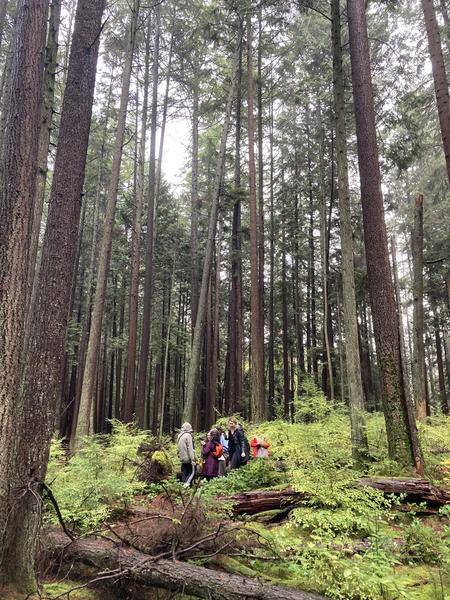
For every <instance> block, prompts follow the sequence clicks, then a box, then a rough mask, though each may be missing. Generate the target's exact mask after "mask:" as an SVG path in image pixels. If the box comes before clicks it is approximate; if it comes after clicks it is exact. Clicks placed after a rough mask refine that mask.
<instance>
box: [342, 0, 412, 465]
mask: <svg viewBox="0 0 450 600" xmlns="http://www.w3.org/2000/svg"><path fill="white" fill-rule="evenodd" d="M347 12H348V17H349V33H350V56H351V63H352V79H353V96H354V104H355V116H356V135H357V145H358V162H359V171H360V181H361V196H362V209H363V224H364V242H365V249H366V261H367V278H368V287H369V294H370V301H371V307H372V317H373V324H374V334H375V341H376V347H377V355H378V364H379V368H380V374H381V383H382V400H383V409H384V415H385V420H386V431H387V438H388V451H389V457H390V458H391V459H392V460H396V461H398V462H399V463H400V464H403V465H405V466H406V465H413V466H415V467H416V469H417V470H418V471H419V472H421V471H422V455H421V450H420V445H419V440H418V435H417V428H416V423H415V420H414V414H413V412H412V407H411V406H410V405H409V404H408V401H407V397H406V394H405V388H404V384H403V370H402V360H401V354H400V334H399V318H398V313H397V306H396V302H395V290H394V287H393V284H392V277H391V268H390V264H389V254H388V247H387V234H386V224H385V221H384V208H383V197H382V192H381V173H380V166H379V158H378V147H377V134H376V128H375V111H374V103H373V90H372V79H371V71H370V54H369V41H368V35H367V23H366V15H365V6H364V0H347Z"/></svg>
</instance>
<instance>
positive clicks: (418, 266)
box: [411, 194, 427, 421]
mask: <svg viewBox="0 0 450 600" xmlns="http://www.w3.org/2000/svg"><path fill="white" fill-rule="evenodd" d="M411 253H412V259H413V270H414V279H413V294H414V335H413V338H414V353H413V389H414V401H415V404H416V417H417V418H418V419H419V420H421V421H424V420H425V418H426V416H427V402H426V395H425V348H424V344H423V327H424V325H423V319H424V317H423V196H422V194H419V195H418V196H417V197H416V199H415V203H414V227H413V230H412V234H411Z"/></svg>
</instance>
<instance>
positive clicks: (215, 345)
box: [205, 217, 223, 427]
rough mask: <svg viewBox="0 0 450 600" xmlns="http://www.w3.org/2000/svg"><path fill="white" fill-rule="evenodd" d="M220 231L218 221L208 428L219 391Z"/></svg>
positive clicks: (212, 417)
mask: <svg viewBox="0 0 450 600" xmlns="http://www.w3.org/2000/svg"><path fill="white" fill-rule="evenodd" d="M222 231H223V219H222V217H221V218H220V219H219V230H218V233H217V241H216V266H215V272H214V305H213V315H212V317H213V319H212V344H211V371H210V373H211V385H210V389H209V392H208V408H209V412H208V413H206V414H205V421H206V423H207V426H208V427H209V426H210V425H211V424H212V423H214V422H215V421H216V416H215V415H216V413H215V409H216V407H217V399H218V390H219V382H218V378H219V327H220V263H221V258H222V254H221V251H222Z"/></svg>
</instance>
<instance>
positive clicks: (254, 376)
mask: <svg viewBox="0 0 450 600" xmlns="http://www.w3.org/2000/svg"><path fill="white" fill-rule="evenodd" d="M253 103H254V95H253V47H252V23H251V14H250V11H249V12H248V15H247V104H248V110H247V118H248V176H249V194H250V287H251V290H250V313H251V314H250V337H251V345H252V355H251V381H252V385H251V418H252V420H253V421H255V422H258V421H262V420H263V419H264V418H265V417H266V413H267V410H266V401H265V395H264V331H263V329H262V322H263V321H262V316H261V311H262V307H261V295H260V282H259V274H260V271H259V244H260V239H259V236H258V215H257V199H256V172H255V139H254V137H255V136H254V116H253Z"/></svg>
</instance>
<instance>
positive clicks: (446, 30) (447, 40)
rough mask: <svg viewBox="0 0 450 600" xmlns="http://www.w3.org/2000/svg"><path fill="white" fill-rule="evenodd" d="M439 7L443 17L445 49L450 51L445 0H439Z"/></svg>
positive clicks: (447, 11) (448, 20)
mask: <svg viewBox="0 0 450 600" xmlns="http://www.w3.org/2000/svg"><path fill="white" fill-rule="evenodd" d="M440 7H441V14H442V18H443V19H444V31H445V41H446V43H447V49H448V51H449V52H450V17H449V7H448V4H447V0H440Z"/></svg>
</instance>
